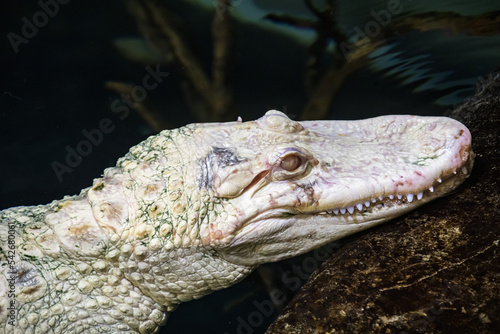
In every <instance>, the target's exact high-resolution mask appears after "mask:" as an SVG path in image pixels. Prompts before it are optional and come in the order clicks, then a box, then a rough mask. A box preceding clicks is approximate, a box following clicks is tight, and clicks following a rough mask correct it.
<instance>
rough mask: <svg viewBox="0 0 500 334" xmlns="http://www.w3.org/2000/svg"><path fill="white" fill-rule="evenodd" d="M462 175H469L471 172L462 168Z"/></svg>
mask: <svg viewBox="0 0 500 334" xmlns="http://www.w3.org/2000/svg"><path fill="white" fill-rule="evenodd" d="M462 173H464V174H465V175H467V174H468V173H469V172H468V171H467V167H462Z"/></svg>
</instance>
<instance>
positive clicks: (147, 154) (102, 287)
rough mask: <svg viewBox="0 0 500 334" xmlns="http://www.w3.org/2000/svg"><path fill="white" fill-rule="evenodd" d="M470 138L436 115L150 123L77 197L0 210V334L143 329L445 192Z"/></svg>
mask: <svg viewBox="0 0 500 334" xmlns="http://www.w3.org/2000/svg"><path fill="white" fill-rule="evenodd" d="M470 145H471V137H470V133H469V131H468V130H467V128H466V127H465V126H463V125H462V124H461V123H459V122H457V121H455V120H452V119H449V118H445V117H417V116H382V117H377V118H372V119H366V120H360V121H314V122H313V121H307V122H295V121H292V120H290V119H289V118H288V117H287V116H286V115H285V114H283V113H281V112H279V111H275V110H271V111H269V112H267V113H266V114H265V116H263V117H261V118H259V119H258V120H256V121H251V122H242V121H241V119H238V121H236V122H230V123H218V124H215V123H214V124H191V125H188V126H185V127H182V128H179V129H175V130H165V131H163V132H161V133H160V134H158V135H155V136H152V137H150V138H148V139H146V140H145V141H143V142H142V143H140V144H138V145H137V146H134V147H132V148H131V149H130V151H129V152H128V153H127V154H126V155H125V156H124V157H123V158H121V159H119V160H118V162H117V165H116V167H112V168H107V169H106V170H105V171H104V175H103V176H102V177H100V178H97V179H95V180H94V182H93V185H92V187H89V188H86V189H84V190H82V191H81V193H80V194H79V195H77V196H66V197H64V198H63V199H61V200H56V201H54V202H52V203H50V204H47V205H40V206H32V207H15V208H10V209H7V210H4V211H1V212H0V219H1V224H0V236H1V237H0V239H1V240H0V247H1V252H0V256H1V267H0V268H1V269H0V273H1V275H0V333H6V332H8V333H35V332H36V333H117V332H134V333H135V332H140V333H154V332H156V331H158V330H159V327H160V326H162V325H163V324H165V322H166V320H167V316H168V314H169V312H171V311H173V310H174V309H175V307H176V305H178V304H179V303H181V302H184V301H188V300H191V299H196V298H200V297H202V296H204V295H206V294H208V293H210V292H212V291H215V290H218V289H221V288H224V287H227V286H230V285H232V284H234V283H236V282H238V281H239V280H241V279H242V278H243V277H245V276H246V275H248V274H249V273H250V272H251V271H252V270H253V269H254V268H255V267H256V266H257V265H259V264H261V263H264V262H271V261H277V260H281V259H284V258H287V257H291V256H294V255H297V254H301V253H304V252H307V251H309V250H311V249H313V248H315V247H319V246H321V245H323V244H325V243H328V242H330V241H332V240H335V239H338V238H342V237H344V236H346V235H349V234H352V233H355V232H357V231H361V230H364V229H366V228H369V227H371V226H374V225H377V224H380V223H382V222H385V221H387V220H389V219H391V218H394V217H396V216H399V215H401V214H404V213H406V212H408V211H410V210H412V209H414V208H416V207H418V206H420V205H422V204H424V203H426V202H429V201H430V200H432V199H435V198H437V197H439V196H443V195H445V194H446V193H448V192H450V191H451V190H453V189H455V188H456V187H457V186H458V185H459V184H460V183H461V182H462V181H463V180H464V179H465V178H466V177H467V176H468V175H469V173H470V171H471V168H472V164H473V153H472V151H471V146H470Z"/></svg>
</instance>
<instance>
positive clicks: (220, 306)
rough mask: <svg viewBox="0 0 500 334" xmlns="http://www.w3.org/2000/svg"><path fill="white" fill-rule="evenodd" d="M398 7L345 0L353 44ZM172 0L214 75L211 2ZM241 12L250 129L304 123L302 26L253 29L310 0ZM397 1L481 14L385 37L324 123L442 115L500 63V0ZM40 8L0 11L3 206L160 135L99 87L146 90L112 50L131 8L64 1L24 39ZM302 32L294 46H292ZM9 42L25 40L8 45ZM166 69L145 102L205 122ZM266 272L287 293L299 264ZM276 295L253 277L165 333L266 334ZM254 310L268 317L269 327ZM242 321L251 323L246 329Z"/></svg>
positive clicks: (256, 4)
mask: <svg viewBox="0 0 500 334" xmlns="http://www.w3.org/2000/svg"><path fill="white" fill-rule="evenodd" d="M389 2H390V1H340V2H339V4H338V8H339V13H338V22H339V24H340V27H342V29H343V30H344V32H345V34H346V35H347V36H353V35H355V34H356V30H355V28H359V29H361V30H362V31H365V28H366V27H367V24H369V23H370V22H376V19H375V18H374V16H373V14H372V11H374V12H375V13H380V11H383V10H387V9H388V8H389V7H388V6H389ZM170 3H171V5H172V7H173V8H174V9H173V10H174V11H175V12H176V13H177V14H178V15H179V17H181V18H182V22H183V23H184V24H186V26H187V27H189V31H188V32H187V36H189V37H188V38H187V39H186V43H190V44H191V45H193V46H194V49H195V50H196V51H195V54H196V55H197V56H198V57H199V59H200V62H201V63H202V64H203V65H204V66H205V70H209V65H210V62H211V58H210V57H211V43H210V34H209V32H210V29H209V28H208V27H209V24H210V20H211V18H212V15H213V12H212V7H211V6H212V5H213V1H204V2H203V3H204V4H205V7H204V9H197V7H195V6H192V5H190V4H188V3H187V2H179V1H170ZM234 3H235V9H234V10H233V12H234V14H235V15H236V14H237V15H238V16H240V17H242V18H243V20H244V21H245V23H241V22H240V23H238V24H237V25H236V40H235V53H234V61H235V67H234V71H235V73H234V92H235V101H236V103H235V104H236V108H237V111H238V114H239V115H241V116H242V117H243V119H244V120H248V119H254V118H257V117H259V116H261V115H262V114H263V113H264V112H265V111H266V110H268V109H272V108H274V109H282V110H283V109H285V110H286V111H287V112H288V113H289V114H290V115H291V116H298V115H299V114H300V113H301V111H302V109H303V108H304V106H305V104H306V102H307V99H308V98H307V94H306V93H305V91H304V81H303V74H304V64H305V62H306V60H307V47H308V45H309V43H310V40H307V36H309V37H310V36H314V35H313V34H311V32H309V33H304V34H302V32H301V30H299V29H294V28H290V29H288V33H287V34H285V35H283V34H281V33H278V32H277V31H276V30H273V29H271V28H269V26H270V25H272V24H270V23H269V24H267V25H264V26H258V25H257V23H262V20H261V19H259V18H260V17H261V16H259V15H264V14H267V13H286V14H290V15H295V16H300V17H303V18H313V16H312V15H311V14H310V13H309V12H308V11H307V9H306V8H305V7H304V5H303V3H302V2H301V1H272V2H271V1H262V0H259V1H257V0H255V1H253V2H252V1H250V0H243V1H234ZM316 3H318V4H319V3H321V2H320V1H318V2H316ZM399 6H400V7H401V8H402V10H401V12H400V13H398V14H393V15H391V20H398V19H401V18H404V17H408V16H410V15H414V14H419V15H423V16H424V17H427V18H428V19H429V20H430V21H432V19H433V18H435V17H436V15H443V13H447V14H446V15H448V16H446V15H445V17H448V18H449V17H452V16H453V15H451V14H460V15H464V16H471V15H477V16H478V19H477V21H475V22H474V21H473V22H472V23H471V24H473V27H474V29H472V28H468V29H464V30H459V31H454V30H453V29H451V28H449V26H445V27H443V28H437V29H429V30H426V31H415V30H414V31H409V32H405V33H401V34H397V35H393V36H388V37H387V39H386V40H385V43H384V44H383V46H382V47H380V48H379V49H378V50H377V51H376V52H374V53H373V54H372V55H371V56H370V59H371V61H370V62H369V63H367V64H366V65H365V66H364V67H362V68H361V69H360V70H358V71H357V72H355V73H353V74H352V75H351V76H349V77H348V78H347V79H346V81H345V82H344V84H343V86H342V88H341V89H340V91H339V93H338V95H337V96H336V98H335V100H334V102H333V105H332V107H331V108H330V112H329V114H328V115H327V116H326V118H329V119H358V118H365V117H370V116H375V115H382V114H389V113H412V114H419V115H441V114H443V113H444V112H445V111H446V110H447V109H448V108H450V106H451V105H453V104H455V103H460V102H461V101H463V99H464V98H465V97H466V96H468V95H471V94H473V86H474V84H475V83H476V82H477V81H478V80H479V79H480V77H481V76H482V75H484V74H486V73H487V72H488V71H491V70H493V69H494V68H496V67H498V66H499V65H500V34H495V33H491V34H487V35H484V34H477V33H474V31H480V30H481V29H480V28H481V27H486V26H487V25H488V22H487V21H486V20H485V19H484V17H483V18H479V15H482V14H485V13H489V12H490V13H492V12H494V11H498V10H500V2H499V1H484V0H483V1H474V2H466V1H440V2H434V1H430V0H428V1H400V2H399ZM41 10H42V9H41V7H40V5H39V4H37V3H36V2H32V1H4V2H2V4H1V5H0V22H1V27H0V32H1V36H2V47H1V48H0V78H1V80H0V138H1V141H0V209H3V208H7V207H11V206H17V205H34V204H42V203H47V202H50V201H51V200H53V199H57V198H61V197H63V196H64V195H68V194H76V193H78V192H79V191H80V190H81V189H82V188H85V187H87V186H89V185H90V184H91V183H92V179H93V178H94V177H98V176H99V175H100V174H101V173H102V171H103V169H104V168H106V167H109V166H112V165H114V164H115V162H116V159H118V158H119V157H120V156H122V155H124V154H125V153H126V152H127V151H128V149H129V148H130V147H131V146H133V145H134V144H136V143H138V142H139V141H141V140H143V139H144V138H146V137H147V136H148V135H151V134H153V130H152V129H151V128H150V127H149V126H148V125H147V124H146V123H145V122H144V121H143V120H142V119H141V118H140V117H139V116H138V115H137V114H136V113H134V112H133V111H132V112H131V113H130V114H129V115H128V116H127V117H125V118H124V119H121V118H120V117H119V116H120V115H119V114H116V113H113V112H112V111H111V107H110V106H111V105H112V103H113V102H114V101H115V100H116V99H117V98H119V97H118V95H117V94H116V93H113V92H112V91H110V90H107V89H106V88H105V87H104V84H105V82H106V81H108V80H115V81H123V82H128V83H131V84H137V83H140V82H141V81H142V79H143V78H144V76H145V74H146V73H147V70H146V69H145V67H146V66H147V65H146V60H145V58H144V57H142V58H141V57H139V58H140V59H142V61H143V63H139V62H134V61H132V60H130V59H126V58H125V57H123V55H122V54H121V53H120V52H119V51H118V49H117V48H116V47H115V46H114V45H115V44H114V42H116V41H117V40H119V39H122V40H121V41H123V38H130V37H135V38H139V37H141V35H140V34H139V33H138V31H137V28H136V24H135V22H134V20H133V19H132V17H131V16H130V15H129V14H128V13H127V11H126V8H125V6H124V5H123V4H122V3H121V2H120V1H116V0H115V1H111V0H108V1H78V2H77V1H69V2H68V3H67V4H64V5H60V6H59V8H58V10H57V13H56V14H54V15H52V16H53V17H49V18H48V20H47V22H45V23H44V22H39V23H40V24H39V25H40V27H39V28H37V29H38V31H36V32H33V31H31V32H30V31H27V32H26V31H24V33H25V34H24V35H23V27H24V26H25V25H26V21H29V22H31V23H33V20H34V19H35V18H34V15H35V16H36V15H37V13H39V12H40V11H41ZM245 11H247V12H245ZM436 13H437V14H436ZM426 15H427V16H426ZM496 15H497V14H496ZM494 17H495V15H492V19H493V18H494ZM23 18H24V19H23ZM38 19H39V20H41V19H43V18H42V17H41V16H40V17H38ZM252 20H253V21H252ZM445 21H446V19H445ZM445 21H443V22H445ZM448 21H449V19H448ZM42 23H43V24H42ZM420 30H424V29H420ZM294 33H295V34H297V35H298V36H299V37H296V38H295V37H292V34H294ZM12 34H16V35H17V36H21V37H22V38H24V39H23V40H22V42H19V40H16V41H17V42H12V38H14V37H12V36H13V35H12ZM26 35H30V36H29V37H24V36H26ZM9 36H10V37H9ZM377 38H378V37H377ZM16 43H18V44H16ZM331 48H332V49H333V44H332V45H331ZM136 58H137V57H136ZM326 58H327V59H325V61H326V63H328V61H329V60H328V57H326ZM148 63H149V64H150V66H152V67H154V66H155V65H156V64H155V63H154V61H153V63H151V61H149V62H148ZM161 66H162V70H163V71H167V72H169V73H170V75H169V76H168V77H166V78H165V79H164V80H163V81H162V82H161V84H159V85H158V87H157V88H155V89H154V90H152V91H150V92H148V98H150V100H151V101H152V102H153V103H154V105H155V106H156V108H157V109H159V110H161V111H162V112H163V113H164V115H166V116H165V118H166V119H168V120H169V122H170V123H171V124H173V125H174V126H181V125H184V124H186V123H189V122H194V121H197V118H196V116H194V114H193V113H190V111H189V108H188V107H187V105H186V103H185V101H184V99H183V95H182V92H181V89H180V82H179V76H178V75H177V74H176V72H175V69H173V68H171V67H168V66H166V65H165V64H163V63H162V64H161ZM103 118H107V119H109V120H110V122H111V123H110V124H111V125H110V128H111V127H112V130H110V131H109V133H106V134H104V135H103V138H102V140H101V141H100V142H99V143H98V144H96V145H93V146H92V147H91V150H90V152H89V154H88V155H87V156H85V157H83V159H82V160H81V161H80V162H79V163H78V164H77V165H76V166H75V167H73V168H71V169H72V170H71V172H69V171H68V172H65V173H63V174H62V177H61V178H58V177H57V175H56V173H55V172H54V168H53V165H54V162H60V163H63V164H64V161H65V159H66V157H67V155H68V148H69V149H71V148H75V147H76V146H77V145H78V143H80V142H81V141H82V140H83V139H85V135H84V131H85V130H86V131H90V132H91V131H92V130H95V129H98V128H99V126H100V122H101V121H102V119H103ZM297 261H299V262H300V261H301V260H297ZM287 266H288V267H287ZM269 268H271V269H270V270H273V271H274V272H275V274H273V275H274V276H273V275H271V277H274V280H275V281H276V282H277V285H278V287H279V289H281V290H282V291H283V292H284V293H285V294H287V295H291V294H292V293H293V291H292V290H293V289H290V287H289V286H287V285H286V284H284V283H283V282H282V279H281V278H282V273H283V272H287V270H289V269H290V264H282V265H280V266H273V267H269ZM268 299H269V297H268V296H267V294H266V291H265V289H264V288H263V284H262V283H261V281H260V279H259V277H258V276H257V275H252V276H251V277H250V278H249V279H247V280H245V281H244V282H243V283H240V284H239V285H237V286H234V287H232V288H230V289H227V290H224V291H222V292H218V293H215V294H213V295H211V296H208V297H206V298H204V299H202V300H200V301H195V302H191V303H186V304H183V305H181V306H180V308H179V310H178V311H176V312H175V313H174V314H173V315H172V317H171V319H170V321H169V323H168V325H167V326H166V329H165V332H168V333H181V332H182V333H198V332H203V333H238V328H239V329H240V330H241V331H240V332H242V333H263V332H264V330H265V328H266V326H267V325H268V324H269V323H270V322H271V321H272V318H273V317H274V316H275V315H276V314H275V313H273V314H272V315H270V316H267V315H263V314H264V313H265V312H263V311H259V307H257V306H256V304H255V303H256V301H257V302H262V301H263V300H268ZM255 312H257V313H259V312H260V314H261V317H262V321H260V320H259V319H260V318H259V316H258V315H256V313H255ZM252 316H253V317H254V318H252ZM195 319H196V320H195ZM252 319H253V320H252ZM242 321H243V322H246V323H247V324H249V321H250V322H252V324H251V325H248V326H245V325H241V324H242Z"/></svg>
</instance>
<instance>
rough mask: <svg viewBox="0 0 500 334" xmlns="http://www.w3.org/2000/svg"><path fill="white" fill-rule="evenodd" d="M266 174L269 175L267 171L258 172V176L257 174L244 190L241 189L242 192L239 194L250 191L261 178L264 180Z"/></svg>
mask: <svg viewBox="0 0 500 334" xmlns="http://www.w3.org/2000/svg"><path fill="white" fill-rule="evenodd" d="M267 174H269V171H268V170H264V171H262V172H260V173H259V174H257V175H256V176H255V177H254V178H253V180H252V182H250V183H249V184H248V185H247V186H246V187H245V189H243V191H242V192H241V193H242V194H243V193H244V192H245V191H247V190H248V189H251V188H253V186H255V185H256V184H257V183H259V182H260V180H262V179H263V178H265V177H266V176H267Z"/></svg>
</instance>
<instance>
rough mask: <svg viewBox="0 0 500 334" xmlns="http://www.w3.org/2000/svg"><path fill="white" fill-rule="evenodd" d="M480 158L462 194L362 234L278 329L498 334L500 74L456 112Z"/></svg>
mask: <svg viewBox="0 0 500 334" xmlns="http://www.w3.org/2000/svg"><path fill="white" fill-rule="evenodd" d="M449 116H450V117H453V118H456V119H458V120H459V121H461V122H463V123H464V124H465V125H467V126H468V128H469V129H470V131H471V133H472V138H473V149H474V151H475V152H476V154H477V157H476V164H475V167H474V170H473V173H472V175H471V177H470V178H469V179H468V180H467V181H466V182H465V183H464V184H463V186H462V187H461V188H460V189H459V190H458V191H457V192H456V193H454V194H452V195H450V196H447V197H445V198H442V199H439V200H436V201H434V202H431V203H429V204H428V205H426V206H424V207H422V208H420V209H418V210H417V211H414V212H412V213H410V214H409V215H406V216H404V217H401V218H399V219H397V220H395V221H393V222H391V223H387V224H385V225H382V226H379V227H378V228H376V229H372V230H370V231H367V232H366V233H364V234H363V235H361V236H357V237H354V238H353V241H352V242H350V243H348V244H347V245H346V246H344V247H343V248H342V249H340V250H339V251H338V252H336V253H335V254H334V255H333V256H332V257H331V258H330V259H329V260H327V261H326V262H325V263H324V264H323V265H322V266H321V267H320V268H319V269H318V270H317V271H316V272H314V273H313V275H312V276H311V277H310V279H309V281H308V282H307V283H306V284H305V285H304V287H303V289H302V290H301V292H300V293H299V294H298V295H297V296H296V297H295V298H294V299H293V300H292V302H290V304H289V305H288V306H287V307H286V308H285V310H284V312H283V313H282V315H281V316H280V317H279V318H278V319H277V320H276V321H275V322H274V323H273V324H272V325H271V326H270V328H269V329H268V331H267V334H278V333H286V334H293V333H301V334H305V333H399V334H402V333H499V331H500V72H495V73H492V74H490V75H488V76H487V77H486V78H484V79H483V80H481V82H480V83H479V84H478V86H477V90H476V95H475V96H474V97H473V98H470V99H469V100H467V101H466V102H465V103H464V104H463V105H461V106H459V107H457V108H455V109H454V110H453V111H452V112H451V113H450V115H449Z"/></svg>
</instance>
